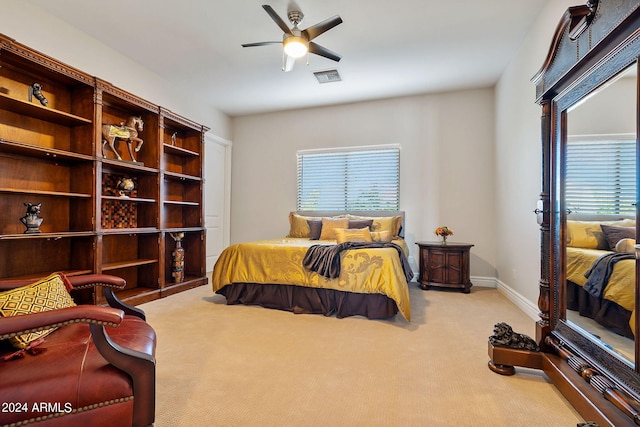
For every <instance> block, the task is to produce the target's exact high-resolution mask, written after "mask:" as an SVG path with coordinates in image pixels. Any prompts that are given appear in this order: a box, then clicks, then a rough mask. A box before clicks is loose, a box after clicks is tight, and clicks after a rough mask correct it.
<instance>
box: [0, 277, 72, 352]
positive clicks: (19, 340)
mask: <svg viewBox="0 0 640 427" xmlns="http://www.w3.org/2000/svg"><path fill="white" fill-rule="evenodd" d="M69 290H71V284H70V283H69V282H68V280H67V278H66V277H64V275H62V274H59V273H55V274H52V275H50V276H49V277H47V278H45V279H42V280H39V281H37V282H35V283H32V284H30V285H26V286H21V287H19V288H15V289H11V290H10V291H5V292H0V317H10V316H20V315H22V314H31V313H39V312H42V311H49V310H58V309H60V308H65V307H73V306H75V305H76V304H75V302H73V299H72V298H71V295H69V292H68V291H69ZM56 329H57V328H51V329H46V330H44V331H39V332H33V333H28V334H23V335H19V336H16V337H13V338H9V341H10V342H11V344H12V345H13V346H14V347H16V348H25V347H27V346H28V345H29V344H30V343H32V342H33V341H35V340H37V339H39V338H43V337H45V336H47V335H49V334H50V333H51V332H53V331H55V330H56Z"/></svg>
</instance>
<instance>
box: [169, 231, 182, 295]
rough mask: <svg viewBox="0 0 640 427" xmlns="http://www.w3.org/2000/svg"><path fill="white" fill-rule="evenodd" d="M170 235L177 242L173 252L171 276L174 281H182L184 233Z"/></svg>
mask: <svg viewBox="0 0 640 427" xmlns="http://www.w3.org/2000/svg"><path fill="white" fill-rule="evenodd" d="M170 235H171V237H172V238H173V240H174V241H175V242H176V247H175V249H174V250H173V251H172V252H171V261H172V262H171V277H173V281H174V283H181V282H183V281H184V248H183V247H182V239H183V238H184V233H170Z"/></svg>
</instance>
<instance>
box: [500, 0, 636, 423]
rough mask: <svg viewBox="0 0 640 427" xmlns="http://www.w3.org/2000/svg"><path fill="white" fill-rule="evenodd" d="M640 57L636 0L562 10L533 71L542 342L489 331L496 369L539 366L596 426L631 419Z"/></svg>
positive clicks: (595, 0) (599, 1) (508, 371)
mask: <svg viewBox="0 0 640 427" xmlns="http://www.w3.org/2000/svg"><path fill="white" fill-rule="evenodd" d="M639 57H640V0H589V1H587V2H586V3H584V4H581V5H577V6H575V7H571V8H569V9H568V10H567V11H566V13H565V14H564V16H563V17H562V19H561V20H560V23H559V25H558V27H557V30H556V33H555V34H554V35H553V39H552V45H551V49H550V50H549V53H548V56H547V59H546V61H545V63H544V64H543V67H542V69H541V70H540V72H539V73H538V74H537V75H536V76H534V79H533V82H534V84H535V85H536V101H537V102H538V103H539V104H540V105H541V107H542V120H541V123H542V133H541V135H542V192H541V195H540V201H539V203H538V208H537V209H536V211H535V212H536V213H537V215H538V222H539V224H540V246H541V269H540V281H539V288H540V297H539V299H538V307H539V309H540V320H539V321H538V322H537V323H536V336H535V338H534V341H535V344H537V346H538V347H539V349H538V348H533V349H532V348H531V347H524V346H522V345H520V344H521V342H518V341H517V340H512V341H513V342H514V345H511V344H504V342H506V341H505V340H499V339H497V338H498V334H497V333H496V331H494V336H492V337H490V340H489V357H490V362H489V367H490V368H491V369H492V370H493V371H494V372H497V373H500V374H504V375H512V374H515V373H516V370H515V367H517V366H521V367H528V368H536V369H541V370H543V371H544V372H545V374H547V376H548V377H549V378H550V379H551V381H552V382H553V383H554V384H555V385H556V386H557V387H558V389H559V390H560V391H561V392H562V393H563V395H564V396H565V397H566V398H567V399H568V400H569V401H570V402H571V403H572V404H573V405H574V406H575V407H576V409H577V410H578V411H579V412H580V414H581V415H582V416H583V417H584V418H585V420H587V421H594V422H596V423H598V425H600V426H604V425H610V426H620V425H640V356H639V355H640V339H638V333H640V316H636V307H638V306H640V286H639V284H640V279H639V278H640V272H639V270H640V262H639V261H638V256H639V255H640V245H637V244H636V242H638V243H640V235H639V234H638V232H637V228H636V223H637V221H638V220H639V219H640V218H639V216H638V201H639V200H640V196H639V191H638V187H639V186H638V176H639V174H638V168H639V166H640V165H639V163H640V162H639V161H638V158H639V157H640V151H639V149H638V147H639V143H638V128H639V126H640V120H639V117H640V113H639V112H638V103H639V97H638V94H639V92H640V89H639V86H638V67H639V65H638V59H639ZM497 326H498V325H496V327H497ZM516 335H517V334H516Z"/></svg>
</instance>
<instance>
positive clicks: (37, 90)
mask: <svg viewBox="0 0 640 427" xmlns="http://www.w3.org/2000/svg"><path fill="white" fill-rule="evenodd" d="M34 96H35V97H36V99H37V100H38V101H40V104H42V105H44V106H45V107H46V106H47V104H48V103H49V100H48V99H47V98H45V96H44V94H43V93H42V85H40V83H34V84H32V85H31V86H29V102H31V101H33V97H34Z"/></svg>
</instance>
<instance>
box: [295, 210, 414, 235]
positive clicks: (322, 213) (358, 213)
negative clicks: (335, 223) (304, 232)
mask: <svg viewBox="0 0 640 427" xmlns="http://www.w3.org/2000/svg"><path fill="white" fill-rule="evenodd" d="M296 213H297V214H298V215H301V216H308V217H318V218H322V217H338V216H341V215H354V216H364V217H389V216H400V217H402V219H401V225H402V226H401V227H400V233H399V235H400V237H404V230H405V225H404V219H405V218H404V211H297V212H296Z"/></svg>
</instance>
